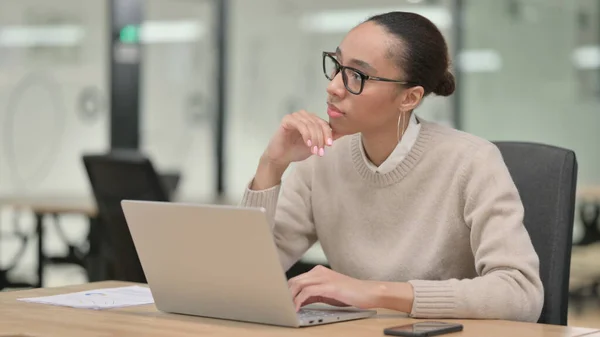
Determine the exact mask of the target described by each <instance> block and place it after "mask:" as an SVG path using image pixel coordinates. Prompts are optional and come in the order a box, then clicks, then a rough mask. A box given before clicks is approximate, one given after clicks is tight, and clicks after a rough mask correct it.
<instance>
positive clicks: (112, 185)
mask: <svg viewBox="0 0 600 337" xmlns="http://www.w3.org/2000/svg"><path fill="white" fill-rule="evenodd" d="M83 162H84V165H85V169H86V171H87V174H88V177H89V180H90V184H91V188H92V191H93V195H94V198H95V201H96V204H97V207H98V215H99V217H100V220H101V226H102V227H103V228H102V231H101V234H102V241H103V247H104V249H103V251H104V252H105V253H107V258H108V265H109V275H110V278H111V279H115V280H121V281H131V282H143V283H145V282H146V277H145V275H144V271H143V269H142V266H141V264H140V261H139V257H138V255H137V252H136V250H135V246H134V244H133V240H132V239H131V234H130V233H129V229H128V227H127V222H126V221H125V216H124V215H123V211H122V209H121V200H123V199H132V200H148V201H169V200H170V195H171V194H172V193H173V191H174V189H175V188H176V186H177V182H178V181H179V177H178V176H177V175H176V174H175V175H173V174H171V175H170V176H168V177H167V179H164V178H163V177H161V176H160V175H159V174H158V173H157V172H156V170H155V168H154V166H153V165H152V162H151V161H150V159H148V158H147V157H145V156H144V155H142V154H141V153H139V152H137V151H130V150H115V151H111V152H110V153H107V154H94V155H92V154H87V155H84V156H83ZM111 272H112V273H111Z"/></svg>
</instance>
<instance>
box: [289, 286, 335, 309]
mask: <svg viewBox="0 0 600 337" xmlns="http://www.w3.org/2000/svg"><path fill="white" fill-rule="evenodd" d="M332 289H333V287H332V285H331V284H318V285H313V286H309V287H305V288H303V289H302V291H300V293H298V296H296V297H294V304H295V306H296V311H298V310H300V307H302V306H303V305H305V304H306V303H308V300H309V299H311V302H310V303H315V302H325V301H324V300H323V299H324V298H330V299H332V300H335V298H334V296H333V294H332Z"/></svg>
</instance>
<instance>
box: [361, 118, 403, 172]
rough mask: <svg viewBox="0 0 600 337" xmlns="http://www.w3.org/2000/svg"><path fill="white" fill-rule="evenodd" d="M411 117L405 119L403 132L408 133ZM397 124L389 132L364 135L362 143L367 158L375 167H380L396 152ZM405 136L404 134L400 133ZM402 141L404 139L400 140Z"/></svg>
mask: <svg viewBox="0 0 600 337" xmlns="http://www.w3.org/2000/svg"><path fill="white" fill-rule="evenodd" d="M409 116H410V115H409V114H407V116H406V117H405V118H404V119H405V121H404V125H401V126H400V127H401V130H404V131H406V128H407V127H408V123H409V122H410V117H409ZM396 125H397V124H396V123H393V128H390V129H387V130H379V131H378V132H372V133H362V143H363V147H364V148H365V154H366V155H367V158H369V160H370V161H371V163H373V165H375V166H380V165H381V164H383V162H384V161H385V160H386V159H387V158H388V157H389V156H390V155H391V154H392V152H394V149H395V148H396V146H397V145H398V143H399V139H398V132H397V128H396ZM400 134H401V135H403V134H404V132H402V131H400ZM400 139H402V138H400Z"/></svg>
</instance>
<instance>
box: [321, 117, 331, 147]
mask: <svg viewBox="0 0 600 337" xmlns="http://www.w3.org/2000/svg"><path fill="white" fill-rule="evenodd" d="M319 125H320V126H321V129H322V130H323V137H324V139H325V144H326V145H328V146H331V145H333V135H332V132H333V131H332V130H331V126H329V123H327V122H326V121H324V120H322V119H320V118H319Z"/></svg>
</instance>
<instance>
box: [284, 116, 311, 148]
mask: <svg viewBox="0 0 600 337" xmlns="http://www.w3.org/2000/svg"><path fill="white" fill-rule="evenodd" d="M281 125H282V127H283V128H285V129H287V130H296V131H298V132H299V133H300V135H301V136H302V140H303V141H304V143H305V144H307V146H310V145H311V142H312V140H311V132H310V130H309V129H308V127H307V126H306V124H305V123H304V122H303V121H302V120H301V119H300V118H298V116H297V115H295V114H291V115H287V116H285V117H284V118H283V122H282V124H281Z"/></svg>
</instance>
